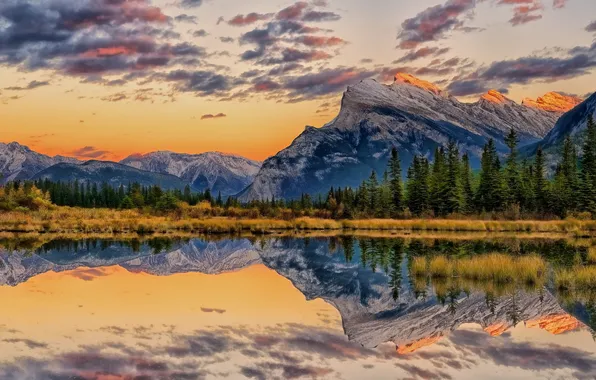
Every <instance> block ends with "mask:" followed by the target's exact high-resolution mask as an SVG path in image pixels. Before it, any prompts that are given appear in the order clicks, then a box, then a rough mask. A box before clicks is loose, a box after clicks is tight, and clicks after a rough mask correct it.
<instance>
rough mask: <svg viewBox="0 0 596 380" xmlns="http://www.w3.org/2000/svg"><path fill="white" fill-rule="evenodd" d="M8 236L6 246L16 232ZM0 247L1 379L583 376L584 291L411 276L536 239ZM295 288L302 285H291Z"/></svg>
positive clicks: (592, 316) (586, 338)
mask: <svg viewBox="0 0 596 380" xmlns="http://www.w3.org/2000/svg"><path fill="white" fill-rule="evenodd" d="M19 244H20V245H19ZM3 246H4V247H5V248H4V249H0V299H2V305H3V307H2V312H1V313H0V378H2V379H102V380H107V379H110V380H111V379H133V378H139V379H203V378H218V377H225V378H256V379H271V378H283V379H287V378H345V379H361V378H375V379H384V378H387V379H389V378H391V379H394V378H396V377H397V378H421V379H428V378H440V379H450V378H453V379H456V378H457V379H460V378H469V379H475V378H479V377H482V378H489V379H490V378H495V379H496V378H503V376H505V377H506V378H561V379H568V378H586V379H594V378H596V343H594V340H593V332H594V327H595V325H596V307H595V306H594V301H595V300H596V298H595V297H594V296H593V295H592V294H557V293H556V292H554V290H553V289H552V281H550V280H549V281H547V282H546V283H545V284H539V285H534V286H525V285H524V286H519V285H517V284H500V285H497V284H493V283H486V282H485V283H481V282H470V281H467V282H466V281H463V280H460V279H455V280H444V279H443V280H440V279H430V278H422V279H421V278H415V277H410V275H409V273H410V270H409V265H410V263H411V261H412V257H414V256H432V255H437V254H445V255H449V256H452V257H468V256H471V255H479V254H483V253H489V252H506V253H508V254H511V255H525V254H528V253H538V254H540V255H541V256H542V257H543V258H544V259H545V260H546V261H547V262H548V264H549V268H555V267H559V266H571V265H574V263H576V262H577V261H581V260H582V259H585V255H586V249H585V247H582V244H577V243H575V242H568V241H565V240H550V239H525V240H524V239H508V240H507V239H496V240H491V239H484V240H435V239H407V240H406V239H388V238H359V239H358V238H354V237H351V236H343V237H339V238H266V239H265V238H263V239H256V238H250V239H249V238H229V239H219V240H212V241H209V240H205V239H187V240H177V239H159V238H154V239H148V240H143V241H140V240H129V241H108V240H103V241H90V240H88V241H69V240H56V241H51V242H49V243H45V244H43V245H41V246H40V247H37V246H35V245H30V246H25V247H23V245H22V242H21V243H16V242H10V241H4V242H3ZM305 298H306V299H305Z"/></svg>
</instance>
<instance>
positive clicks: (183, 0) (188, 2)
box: [179, 0, 203, 8]
mask: <svg viewBox="0 0 596 380" xmlns="http://www.w3.org/2000/svg"><path fill="white" fill-rule="evenodd" d="M202 4H203V0H180V3H179V5H180V6H181V7H182V8H196V7H200V6H201V5H202Z"/></svg>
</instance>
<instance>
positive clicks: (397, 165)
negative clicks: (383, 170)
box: [389, 148, 404, 213]
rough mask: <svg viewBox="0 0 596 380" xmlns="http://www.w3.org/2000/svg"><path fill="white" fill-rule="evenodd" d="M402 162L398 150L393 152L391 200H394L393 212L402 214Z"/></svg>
mask: <svg viewBox="0 0 596 380" xmlns="http://www.w3.org/2000/svg"><path fill="white" fill-rule="evenodd" d="M401 174H402V173H401V162H400V160H399V154H398V152H397V149H396V148H393V149H392V150H391V159H390V160H389V176H390V185H391V198H392V200H393V210H394V211H395V212H398V213H399V212H402V211H403V209H404V205H403V186H402V180H401Z"/></svg>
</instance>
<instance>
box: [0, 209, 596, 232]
mask: <svg viewBox="0 0 596 380" xmlns="http://www.w3.org/2000/svg"><path fill="white" fill-rule="evenodd" d="M184 215H186V214H184ZM197 215H198V214H197ZM193 216H194V214H192V213H191V214H188V215H186V216H180V215H176V214H172V215H166V216H156V215H151V214H149V213H145V212H143V211H139V210H109V209H80V208H70V207H55V208H53V209H51V210H50V209H48V210H39V211H29V212H16V211H15V212H2V213H0V232H2V231H3V232H40V233H67V232H80V233H166V232H172V231H183V232H207V233H230V232H231V233H236V232H240V231H251V232H253V233H268V232H271V231H281V230H295V231H377V232H384V233H396V234H397V233H398V232H399V233H402V234H404V233H408V232H409V233H412V232H416V233H419V232H427V233H428V232H438V231H442V232H444V233H448V232H456V231H457V232H468V233H478V232H483V233H521V232H524V233H540V234H567V235H569V234H578V235H579V234H586V233H591V232H596V222H594V221H584V220H575V219H569V220H561V221H486V220H450V219H449V220H446V219H428V220H427V219H412V220H393V219H367V220H343V221H337V220H333V219H318V218H311V217H302V218H296V219H282V218H280V219H267V218H255V219H247V218H240V217H239V218H230V217H204V218H203V217H193Z"/></svg>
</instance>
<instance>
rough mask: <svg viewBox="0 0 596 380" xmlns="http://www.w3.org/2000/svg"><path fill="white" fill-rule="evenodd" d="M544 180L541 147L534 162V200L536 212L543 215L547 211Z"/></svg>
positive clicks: (546, 193) (546, 190)
mask: <svg viewBox="0 0 596 380" xmlns="http://www.w3.org/2000/svg"><path fill="white" fill-rule="evenodd" d="M547 185H548V183H547V181H546V178H545V163H544V153H543V152H542V147H540V146H539V147H538V150H537V151H536V161H535V163H534V199H535V202H536V203H535V204H536V211H538V212H539V213H542V214H544V213H545V212H547V209H548V188H547Z"/></svg>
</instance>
